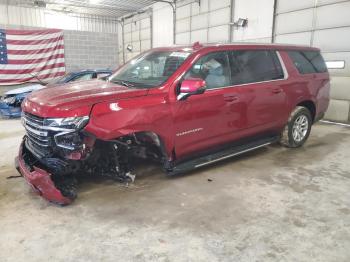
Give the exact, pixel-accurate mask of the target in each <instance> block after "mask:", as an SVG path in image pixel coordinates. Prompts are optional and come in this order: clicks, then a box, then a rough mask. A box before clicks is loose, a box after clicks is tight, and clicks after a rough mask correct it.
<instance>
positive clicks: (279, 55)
mask: <svg viewBox="0 0 350 262" xmlns="http://www.w3.org/2000/svg"><path fill="white" fill-rule="evenodd" d="M272 51H274V52H276V54H277V57H278V60H279V62H280V63H281V67H282V70H283V76H284V77H283V78H280V79H274V80H266V81H259V82H251V83H246V84H239V85H231V86H223V87H215V88H210V89H206V90H205V91H206V92H209V91H211V90H218V89H226V88H233V87H240V86H247V85H252V84H262V83H270V82H276V81H284V80H287V79H288V78H289V74H288V70H287V68H286V65H285V64H284V61H283V59H282V57H281V54H280V52H279V51H277V50H272Z"/></svg>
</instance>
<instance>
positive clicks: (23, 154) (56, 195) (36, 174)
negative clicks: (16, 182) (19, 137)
mask: <svg viewBox="0 0 350 262" xmlns="http://www.w3.org/2000/svg"><path fill="white" fill-rule="evenodd" d="M30 154H31V153H30V151H29V150H27V149H26V146H25V139H24V140H23V141H22V144H21V146H20V149H19V154H18V157H16V160H15V162H16V169H17V170H18V172H19V173H20V174H21V175H22V176H23V177H24V178H25V180H26V181H27V183H28V184H29V185H30V186H31V187H32V188H33V189H34V191H35V192H36V193H37V194H39V195H40V196H42V197H43V198H45V199H47V200H48V201H50V202H53V203H56V204H59V205H68V204H70V203H71V202H72V201H73V200H74V199H72V198H68V197H65V196H64V195H62V193H61V191H60V190H59V189H58V188H57V187H56V185H55V183H54V181H53V180H52V174H50V173H49V172H47V171H45V170H43V169H41V168H40V167H38V166H35V164H33V163H30V161H28V159H29V158H28V157H30Z"/></svg>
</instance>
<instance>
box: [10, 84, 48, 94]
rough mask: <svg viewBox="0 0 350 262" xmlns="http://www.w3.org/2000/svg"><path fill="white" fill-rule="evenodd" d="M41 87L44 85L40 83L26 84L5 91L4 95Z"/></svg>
mask: <svg viewBox="0 0 350 262" xmlns="http://www.w3.org/2000/svg"><path fill="white" fill-rule="evenodd" d="M43 87H45V86H44V85H40V84H33V85H28V86H24V87H19V88H16V89H12V90H9V91H7V92H6V93H5V95H18V94H22V93H28V92H32V91H34V90H38V89H41V88H43Z"/></svg>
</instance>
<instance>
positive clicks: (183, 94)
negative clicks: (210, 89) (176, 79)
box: [177, 78, 206, 101]
mask: <svg viewBox="0 0 350 262" xmlns="http://www.w3.org/2000/svg"><path fill="white" fill-rule="evenodd" d="M205 88H206V83H205V80H203V79H201V78H190V79H186V80H183V81H182V83H181V87H180V94H179V95H178V96H177V100H180V101H182V100H185V99H186V98H188V97H189V96H192V95H199V94H203V93H204V91H205Z"/></svg>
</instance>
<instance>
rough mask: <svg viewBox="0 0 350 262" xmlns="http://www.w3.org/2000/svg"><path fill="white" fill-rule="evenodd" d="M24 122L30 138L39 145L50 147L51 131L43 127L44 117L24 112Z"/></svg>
mask: <svg viewBox="0 0 350 262" xmlns="http://www.w3.org/2000/svg"><path fill="white" fill-rule="evenodd" d="M23 124H24V127H25V129H26V132H27V137H28V139H29V140H30V141H31V142H32V143H34V144H36V145H37V146H39V147H49V146H50V137H49V132H48V131H47V130H46V129H44V128H43V126H44V118H42V117H38V116H34V115H32V114H28V113H24V115H23Z"/></svg>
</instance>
